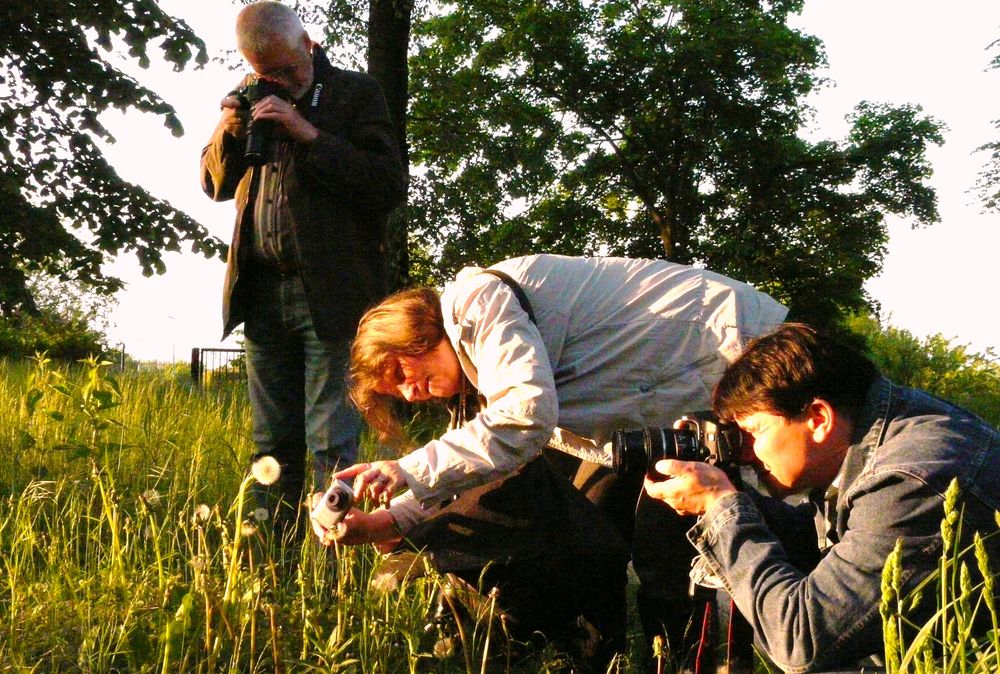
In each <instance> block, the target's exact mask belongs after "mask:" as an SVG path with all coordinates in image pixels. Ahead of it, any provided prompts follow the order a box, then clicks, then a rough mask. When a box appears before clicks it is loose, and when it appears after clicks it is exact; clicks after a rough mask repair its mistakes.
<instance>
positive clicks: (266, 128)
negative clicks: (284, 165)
mask: <svg viewBox="0 0 1000 674" xmlns="http://www.w3.org/2000/svg"><path fill="white" fill-rule="evenodd" d="M230 95H231V96H235V97H236V98H237V99H238V100H239V102H240V107H239V109H240V110H245V111H249V110H250V109H251V108H253V106H254V104H256V103H257V101H260V100H262V99H264V98H267V97H268V96H277V97H278V98H281V99H284V100H286V101H288V100H291V98H292V97H291V95H290V94H289V93H288V92H287V91H286V90H285V88H284V87H282V86H281V85H280V84H275V83H274V82H271V81H270V80H262V79H260V78H259V77H254V78H251V79H250V80H249V81H248V82H247V83H246V84H244V85H243V86H242V87H240V88H239V89H237V90H235V91H233V92H231V93H230ZM273 134H274V122H272V121H271V120H269V119H260V120H253V119H251V120H250V122H249V124H247V141H246V146H245V148H244V150H243V158H244V159H245V160H246V161H247V163H248V164H250V165H251V166H262V165H264V164H266V163H267V162H268V161H269V160H270V158H271V137H272V135H273Z"/></svg>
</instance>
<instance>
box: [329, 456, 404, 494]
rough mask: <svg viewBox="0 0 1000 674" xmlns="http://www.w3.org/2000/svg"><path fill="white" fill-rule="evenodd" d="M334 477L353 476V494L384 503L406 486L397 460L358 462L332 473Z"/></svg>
mask: <svg viewBox="0 0 1000 674" xmlns="http://www.w3.org/2000/svg"><path fill="white" fill-rule="evenodd" d="M333 477H334V478H337V479H341V480H343V479H345V478H350V477H353V478H354V496H355V497H356V498H367V499H368V500H370V501H372V502H373V503H379V504H382V505H386V504H387V503H388V502H389V500H390V499H391V498H392V497H393V495H394V494H395V493H396V492H397V491H398V490H399V489H400V488H402V487H405V486H406V478H405V477H403V471H402V470H400V468H399V462H397V461H373V462H372V463H358V464H355V465H353V466H351V467H350V468H345V469H344V470H342V471H339V472H337V473H334V475H333Z"/></svg>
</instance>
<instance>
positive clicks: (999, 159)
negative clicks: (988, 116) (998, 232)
mask: <svg viewBox="0 0 1000 674" xmlns="http://www.w3.org/2000/svg"><path fill="white" fill-rule="evenodd" d="M990 49H994V50H996V56H994V57H993V60H992V61H990V65H989V67H990V69H991V70H998V71H1000V40H996V41H994V42H993V43H992V44H991V45H990ZM993 125H994V126H995V127H996V129H997V131H1000V118H998V119H995V120H994V121H993ZM978 151H979V152H986V153H988V155H989V159H988V160H987V162H986V166H984V167H983V171H982V173H980V174H979V180H978V181H977V182H976V187H977V188H978V189H979V196H980V198H981V199H982V202H983V206H985V207H986V208H987V209H988V210H993V211H1000V140H995V141H993V142H992V143H985V144H984V145H982V146H980V147H979V149H978Z"/></svg>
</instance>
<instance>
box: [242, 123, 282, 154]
mask: <svg viewBox="0 0 1000 674" xmlns="http://www.w3.org/2000/svg"><path fill="white" fill-rule="evenodd" d="M273 124H274V123H273V122H271V121H270V120H266V119H262V120H258V121H252V122H250V124H249V125H248V126H247V144H246V148H245V149H244V151H243V158H244V159H245V160H246V162H247V163H248V164H250V166H263V165H264V164H266V163H267V161H268V159H269V157H270V145H271V129H272V126H273Z"/></svg>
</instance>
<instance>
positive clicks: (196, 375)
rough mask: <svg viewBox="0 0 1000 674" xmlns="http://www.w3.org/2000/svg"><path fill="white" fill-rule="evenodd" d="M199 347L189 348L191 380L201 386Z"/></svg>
mask: <svg viewBox="0 0 1000 674" xmlns="http://www.w3.org/2000/svg"><path fill="white" fill-rule="evenodd" d="M203 369H204V368H203V367H202V364H201V349H199V348H198V347H197V346H196V347H194V348H192V349H191V381H192V382H193V383H194V385H195V386H201V373H202V370H203Z"/></svg>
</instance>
